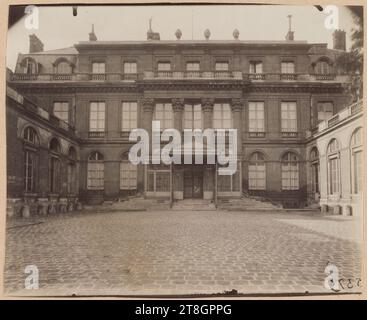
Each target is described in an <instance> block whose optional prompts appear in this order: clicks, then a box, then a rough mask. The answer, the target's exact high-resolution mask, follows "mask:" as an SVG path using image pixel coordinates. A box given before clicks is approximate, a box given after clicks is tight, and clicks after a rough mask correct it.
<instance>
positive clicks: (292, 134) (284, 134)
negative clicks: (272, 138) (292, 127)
mask: <svg viewBox="0 0 367 320" xmlns="http://www.w3.org/2000/svg"><path fill="white" fill-rule="evenodd" d="M297 136H298V132H296V131H282V137H284V138H296V137H297Z"/></svg>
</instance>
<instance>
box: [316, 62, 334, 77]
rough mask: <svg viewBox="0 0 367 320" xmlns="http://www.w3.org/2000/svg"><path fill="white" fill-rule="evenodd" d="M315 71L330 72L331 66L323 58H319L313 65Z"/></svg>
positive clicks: (320, 72) (318, 72)
mask: <svg viewBox="0 0 367 320" xmlns="http://www.w3.org/2000/svg"><path fill="white" fill-rule="evenodd" d="M315 73H316V74H330V73H331V66H330V64H329V63H328V62H327V61H325V60H319V61H317V63H316V66H315Z"/></svg>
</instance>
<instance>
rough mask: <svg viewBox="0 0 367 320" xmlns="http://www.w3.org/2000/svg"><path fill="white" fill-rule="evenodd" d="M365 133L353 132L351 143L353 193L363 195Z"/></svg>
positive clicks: (360, 131)
mask: <svg viewBox="0 0 367 320" xmlns="http://www.w3.org/2000/svg"><path fill="white" fill-rule="evenodd" d="M362 144H363V131H362V128H358V129H356V130H355V131H354V132H353V135H352V139H351V141H350V148H351V168H352V185H353V187H352V191H353V193H355V194H357V193H361V192H362V191H363V170H362V169H363V157H362V155H363V153H362V150H363V145H362Z"/></svg>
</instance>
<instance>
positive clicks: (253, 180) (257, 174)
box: [248, 152, 266, 190]
mask: <svg viewBox="0 0 367 320" xmlns="http://www.w3.org/2000/svg"><path fill="white" fill-rule="evenodd" d="M248 184H249V189H250V190H265V189H266V166H265V158H264V155H263V154H262V153H260V152H255V153H254V154H252V156H251V158H250V162H249V166H248Z"/></svg>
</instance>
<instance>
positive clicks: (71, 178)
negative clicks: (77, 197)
mask: <svg viewBox="0 0 367 320" xmlns="http://www.w3.org/2000/svg"><path fill="white" fill-rule="evenodd" d="M68 158H69V163H68V182H67V183H68V193H69V194H76V193H77V185H76V184H77V179H76V175H77V173H76V150H75V148H74V147H73V146H71V147H70V148H69V153H68Z"/></svg>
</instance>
